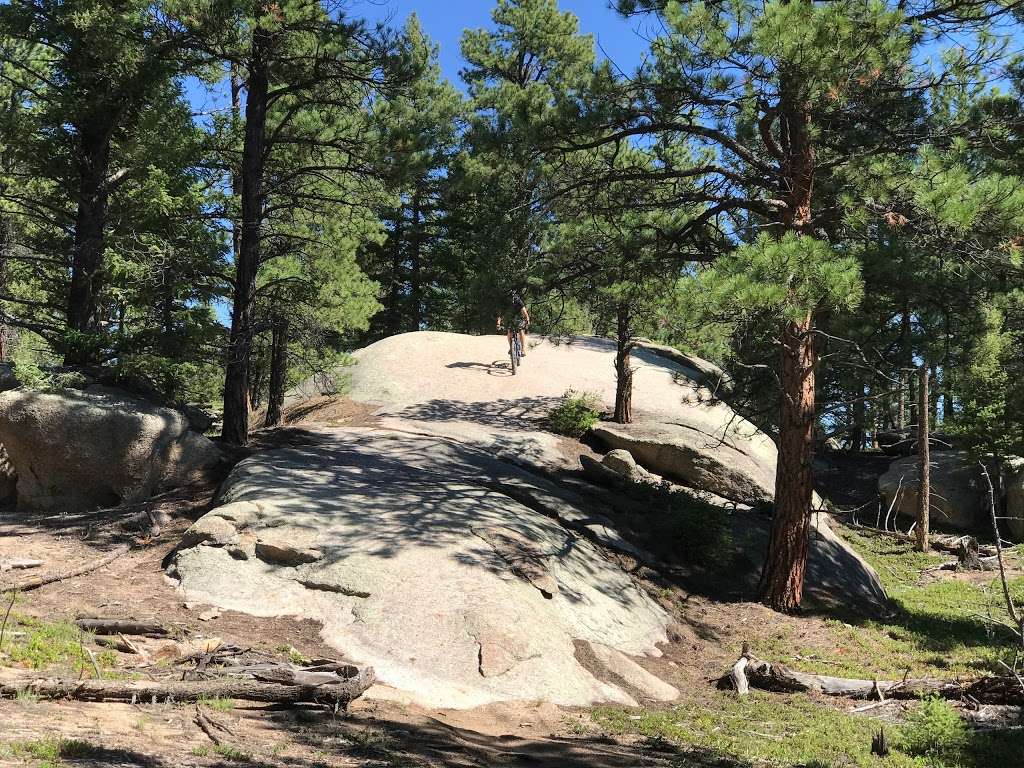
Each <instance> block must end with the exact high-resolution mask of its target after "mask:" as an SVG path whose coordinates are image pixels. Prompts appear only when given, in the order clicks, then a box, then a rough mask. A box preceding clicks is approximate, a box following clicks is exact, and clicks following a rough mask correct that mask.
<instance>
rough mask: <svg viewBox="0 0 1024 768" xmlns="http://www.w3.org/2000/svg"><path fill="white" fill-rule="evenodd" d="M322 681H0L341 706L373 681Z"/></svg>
mask: <svg viewBox="0 0 1024 768" xmlns="http://www.w3.org/2000/svg"><path fill="white" fill-rule="evenodd" d="M336 679H337V680H338V682H332V683H329V684H325V685H282V684H280V683H268V682H262V681H258V680H252V679H249V680H240V679H238V678H219V679H215V680H67V679H62V678H23V679H4V680H0V697H3V696H17V695H18V694H22V695H24V694H32V695H35V696H38V697H40V698H43V699H74V700H76V701H94V702H127V703H131V704H150V703H152V704H156V703H160V702H179V703H184V702H197V701H200V700H202V699H240V700H242V701H257V702H263V703H271V704H324V705H329V706H331V707H335V708H341V709H343V708H345V707H347V706H348V705H349V703H350V702H352V701H354V700H355V699H357V698H359V697H360V696H361V695H362V694H363V692H364V691H366V689H367V688H369V687H370V686H371V685H373V683H374V681H375V679H376V678H375V675H374V672H373V669H372V668H371V667H367V668H365V669H363V670H360V672H359V674H358V675H356V676H355V677H352V678H349V679H342V678H340V677H339V678H336Z"/></svg>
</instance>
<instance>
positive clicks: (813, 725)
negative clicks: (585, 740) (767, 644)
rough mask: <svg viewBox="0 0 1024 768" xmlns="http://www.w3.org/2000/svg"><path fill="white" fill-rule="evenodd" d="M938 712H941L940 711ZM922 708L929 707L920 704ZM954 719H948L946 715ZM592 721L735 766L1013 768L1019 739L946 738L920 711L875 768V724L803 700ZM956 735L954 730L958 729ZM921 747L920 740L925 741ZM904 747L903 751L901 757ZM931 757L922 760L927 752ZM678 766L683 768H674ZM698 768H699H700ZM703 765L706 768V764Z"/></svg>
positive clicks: (718, 703) (604, 713)
mask: <svg viewBox="0 0 1024 768" xmlns="http://www.w3.org/2000/svg"><path fill="white" fill-rule="evenodd" d="M943 705H944V706H948V705H945V704H944V703H943ZM924 706H930V705H928V704H927V703H926V704H925V705H924ZM954 714H955V713H954ZM591 716H592V718H593V720H594V722H595V724H596V725H597V726H599V727H600V728H601V729H602V730H604V731H606V732H608V733H612V734H626V733H632V734H639V735H642V736H647V737H648V738H650V739H657V740H665V741H668V742H670V743H672V744H674V745H676V746H678V747H679V748H680V749H681V751H684V752H685V751H694V752H698V753H701V754H702V755H703V756H704V757H708V758H714V759H716V760H722V761H732V762H736V763H740V764H743V765H749V764H753V765H772V766H807V767H810V766H815V767H820V768H825V766H858V768H860V767H861V766H863V767H864V768H868V767H873V766H876V767H878V768H910V767H913V768H989V767H990V766H993V765H999V766H1000V768H1021V767H1022V766H1024V735H1021V734H1018V733H1016V732H1009V733H1007V732H1003V733H998V734H990V733H968V732H966V731H958V732H957V733H956V734H952V733H951V732H950V730H949V729H948V723H947V721H946V720H945V718H944V717H943V716H942V715H936V714H935V713H934V712H933V711H931V710H929V711H927V712H926V713H925V714H924V715H923V716H922V718H921V722H924V723H927V724H928V725H926V726H925V729H924V730H922V729H918V728H917V727H916V726H915V725H913V724H909V725H907V726H903V727H899V726H889V725H886V732H887V733H888V735H889V741H890V744H893V745H894V747H895V748H894V749H893V753H892V755H890V756H889V757H888V758H886V759H884V760H882V759H879V758H877V757H875V756H873V755H872V754H871V737H872V735H874V734H875V733H877V732H878V727H879V724H878V722H877V721H874V720H871V719H870V718H866V717H854V716H851V715H848V714H846V713H845V712H841V711H839V710H837V709H833V708H831V707H828V706H823V705H821V704H818V703H816V702H815V701H813V700H811V699H809V698H808V697H806V696H802V695H794V696H785V695H780V694H770V693H759V692H752V693H751V694H750V695H749V696H747V697H746V698H744V699H739V698H737V697H735V696H733V695H731V694H724V693H723V694H720V695H716V696H715V697H714V698H713V699H712V700H710V701H706V702H700V703H688V704H684V705H681V706H678V707H675V708H673V709H668V710H661V711H642V712H638V711H636V710H628V709H618V708H600V709H596V710H594V711H593V713H592V715H591ZM939 720H942V723H941V724H943V725H944V727H946V730H944V731H942V735H941V737H939V738H935V739H933V740H932V742H929V743H926V744H925V745H924V748H925V751H926V752H927V753H926V754H921V753H920V752H918V751H917V750H919V749H920V748H921V747H922V743H921V742H920V741H918V738H919V736H920V734H922V733H929V732H930V731H928V730H927V728H928V727H930V726H934V725H936V724H938V723H939ZM961 727H962V726H961ZM925 738H926V741H927V738H928V737H927V736H926V737H925ZM904 747H906V748H907V749H908V750H914V751H904ZM929 748H931V751H930V752H928V749H929ZM681 764H686V763H681ZM702 764H703V763H702ZM708 764H714V763H711V762H709V763H708Z"/></svg>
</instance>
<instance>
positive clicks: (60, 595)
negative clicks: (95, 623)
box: [0, 408, 1024, 768]
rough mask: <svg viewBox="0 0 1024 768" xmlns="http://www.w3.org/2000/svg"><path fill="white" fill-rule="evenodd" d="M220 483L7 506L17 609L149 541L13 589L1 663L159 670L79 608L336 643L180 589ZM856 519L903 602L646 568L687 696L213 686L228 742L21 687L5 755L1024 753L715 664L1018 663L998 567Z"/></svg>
mask: <svg viewBox="0 0 1024 768" xmlns="http://www.w3.org/2000/svg"><path fill="white" fill-rule="evenodd" d="M333 413H335V415H336V417H337V419H338V420H339V422H342V423H344V422H349V421H351V420H353V419H364V418H367V415H366V414H365V413H362V412H358V409H356V410H345V409H344V408H342V409H340V410H337V411H336V412H333ZM300 439H301V435H299V436H296V435H295V434H294V433H289V432H288V431H287V430H286V431H282V432H280V433H277V434H275V435H274V436H272V437H268V436H266V435H264V436H262V437H261V438H260V440H259V441H257V442H258V448H265V447H273V446H274V445H279V444H282V443H284V444H288V443H289V441H291V440H300ZM214 491H215V488H214V486H212V485H210V486H198V487H193V488H190V489H184V490H181V491H177V492H173V493H170V494H166V495H164V496H162V497H159V498H157V499H154V500H152V501H151V502H148V503H147V504H146V505H142V506H145V507H146V508H149V509H151V510H153V511H158V510H163V511H165V512H167V513H168V514H169V517H170V522H169V523H168V524H166V525H164V526H163V527H162V530H161V531H160V533H159V534H158V535H156V536H153V537H140V536H139V535H132V534H128V533H125V531H124V528H123V526H122V525H121V523H122V522H123V521H124V520H125V519H126V518H129V517H131V516H132V515H134V514H137V513H138V511H139V510H140V505H136V506H134V507H130V508H120V509H114V510H105V511H101V512H97V513H93V514H89V515H80V516H74V517H72V516H56V517H49V518H46V517H38V516H33V517H31V518H29V517H24V516H19V515H17V514H16V513H14V512H13V511H11V510H8V511H6V512H4V513H0V560H4V559H9V558H14V557H17V558H36V559H39V560H43V561H45V565H44V566H43V567H42V568H40V569H37V570H36V571H32V572H23V573H21V574H18V573H17V572H8V573H4V574H0V617H2V612H3V611H5V610H6V609H7V606H8V600H9V597H8V596H9V595H11V593H10V592H7V593H4V591H3V590H4V584H3V582H4V580H6V581H7V582H8V588H9V584H10V582H11V581H12V580H13V579H16V578H17V579H23V578H25V577H26V574H28V575H31V576H36V575H46V573H49V572H54V571H61V570H65V569H67V568H69V567H71V566H74V565H76V564H80V563H82V564H84V563H88V562H91V561H94V560H97V559H99V558H101V557H102V556H103V554H104V552H106V551H109V550H110V549H111V548H113V547H116V546H119V545H121V544H123V543H125V542H127V543H129V544H130V545H131V549H130V550H129V551H128V552H127V553H126V554H125V555H123V556H122V557H120V558H118V559H117V560H115V561H114V562H112V563H111V564H110V565H108V566H105V567H103V568H100V569H97V570H95V571H92V572H91V573H88V574H86V575H83V576H79V577H75V578H70V579H67V580H65V581H61V582H57V583H54V584H50V585H48V586H45V587H42V588H40V589H36V590H33V591H30V592H24V593H21V594H16V595H11V596H13V598H14V602H13V607H12V610H11V617H10V619H9V620H8V621H7V623H6V627H5V629H4V637H3V640H2V641H0V642H2V645H0V677H3V676H9V675H12V674H29V673H30V674H39V675H40V676H73V677H93V676H95V675H96V674H97V672H98V673H99V674H100V675H101V676H103V677H104V678H110V679H114V678H136V677H144V676H145V675H147V674H150V672H149V669H151V668H147V667H146V666H145V665H144V664H143V662H142V660H141V658H140V656H138V655H135V654H131V653H122V652H119V651H113V650H110V649H106V648H103V647H100V646H98V645H96V643H95V638H93V637H91V636H89V635H85V634H83V633H81V632H80V631H79V630H78V629H77V628H76V627H75V625H74V623H73V621H74V619H75V618H76V617H77V616H81V615H92V616H99V615H102V616H110V617H134V618H137V619H157V620H159V621H160V622H161V623H163V624H164V625H167V626H171V627H173V628H174V630H175V633H176V634H177V635H178V636H180V637H188V638H190V639H197V638H213V637H216V638H220V639H222V640H223V641H224V642H227V643H232V644H235V645H238V646H243V647H247V648H252V649H255V650H256V651H259V652H261V653H263V654H265V655H266V656H271V657H277V658H280V659H281V660H288V659H290V658H295V657H297V656H302V657H306V658H312V657H331V656H336V655H337V654H336V652H335V651H333V650H332V649H330V648H328V647H326V646H324V645H323V643H322V642H321V640H320V637H319V627H318V625H316V624H315V623H313V622H300V621H297V620H293V619H288V618H269V619H268V618H255V617H252V616H248V615H245V614H240V613H235V612H231V611H212V610H210V607H209V606H201V605H186V604H185V603H184V602H183V601H182V598H181V595H180V594H179V593H178V592H177V590H176V588H175V584H174V583H173V582H172V581H170V580H169V579H167V578H166V577H165V576H164V573H163V567H162V564H163V562H164V560H165V558H166V557H167V555H168V554H169V553H170V552H171V551H172V550H173V548H174V546H175V545H176V543H177V542H178V540H179V539H180V536H181V533H182V532H183V531H184V529H185V528H186V527H187V526H188V525H189V524H190V523H191V522H192V521H193V520H195V519H197V518H198V517H199V516H201V515H202V514H203V513H204V512H205V511H206V510H207V509H208V508H209V506H210V504H211V501H212V498H213V494H214ZM843 533H844V534H845V535H846V536H848V537H849V538H850V539H851V540H852V542H853V543H854V545H855V546H856V547H857V548H858V549H859V550H860V551H861V552H862V554H864V555H865V557H867V558H868V559H869V561H870V562H871V563H872V564H873V565H874V566H875V567H876V569H877V570H878V571H879V573H880V574H881V576H882V579H883V580H884V581H885V583H886V587H887V589H888V590H889V593H890V595H891V597H892V598H893V606H892V611H891V612H890V613H889V614H887V615H886V616H885V617H882V618H865V617H856V616H836V615H804V616H800V617H786V616H781V615H779V614H775V613H773V612H771V611H769V610H767V609H766V608H764V607H763V606H761V605H758V604H756V603H750V602H736V601H730V600H722V599H721V596H720V595H715V594H711V593H707V592H705V593H700V592H694V591H690V590H688V589H687V588H686V587H685V586H684V585H683V584H682V583H677V582H675V581H673V580H672V579H668V578H665V577H663V576H659V575H658V574H653V573H651V572H648V571H646V569H643V568H640V567H637V568H635V569H634V572H635V574H636V576H637V578H638V579H641V580H643V581H644V582H645V585H646V586H647V588H648V589H649V590H650V592H651V594H652V595H654V596H655V597H656V598H657V599H658V600H659V602H660V603H661V604H662V605H663V606H664V607H666V608H667V609H668V610H669V611H670V612H671V613H672V615H673V618H674V620H675V623H674V624H673V626H672V631H671V633H670V634H671V636H672V642H671V643H669V644H668V645H666V646H665V647H664V648H663V650H664V655H663V656H662V657H661V658H659V659H649V660H644V664H645V665H646V666H648V667H649V668H650V669H651V671H652V672H654V673H655V674H657V675H658V676H659V677H661V678H662V679H664V680H666V681H668V682H670V683H672V684H673V685H675V686H676V687H677V688H678V689H679V690H680V691H682V697H681V699H680V700H679V701H677V702H674V703H672V704H671V705H661V706H656V707H650V708H639V709H624V708H610V707H600V708H596V709H592V710H585V709H563V708H559V707H555V706H552V705H537V704H526V703H521V704H502V705H491V706H488V707H483V708H478V709H475V710H468V711H453V710H427V709H424V708H422V707H417V706H413V705H410V704H408V703H407V702H403V701H402V700H401V697H400V695H395V696H394V697H393V698H389V695H388V692H387V691H383V692H381V693H382V694H383V695H378V696H367V697H364V698H362V699H360V700H358V701H356V702H355V703H354V704H353V705H352V706H351V708H350V711H349V712H348V713H347V715H340V716H336V715H334V714H332V713H329V712H324V711H321V710H318V709H313V708H295V707H292V708H280V707H274V706H266V705H253V704H245V703H241V702H232V701H225V700H211V701H208V702H204V703H203V704H201V705H200V706H201V708H202V709H203V711H204V712H206V713H207V715H208V716H209V717H210V718H211V719H213V720H216V721H217V722H220V723H222V724H224V725H225V726H227V727H228V728H229V729H230V733H231V735H230V736H229V737H227V738H226V739H224V740H222V743H221V744H214V743H213V742H211V740H210V739H209V738H208V737H207V736H206V734H205V733H204V732H203V731H202V730H201V729H200V728H199V726H198V725H197V724H196V722H195V716H196V707H195V706H194V705H175V704H157V705H152V704H142V703H140V704H133V705H129V704H90V703H83V702H75V701H58V702H47V701H40V700H37V699H35V698H34V697H31V696H23V697H19V698H17V699H14V700H10V699H8V700H3V701H0V765H2V766H7V765H47V766H56V765H60V764H74V765H105V766H113V765H118V766H120V765H124V766H128V765H133V766H152V767H153V768H157V767H162V766H181V765H198V766H210V765H228V764H234V765H239V764H252V765H264V766H300V767H306V766H309V767H310V768H312V767H314V766H524V767H525V766H541V767H542V768H555V766H560V767H565V768H573V767H574V766H579V768H583V766H589V767H591V768H617V767H618V766H622V768H627V767H631V766H676V767H678V768H682V767H683V766H713V765H714V766H755V765H756V766H760V765H772V766H790V765H792V766H868V765H871V766H875V765H878V766H935V767H941V766H965V767H971V766H976V767H977V768H983V767H986V766H993V765H998V766H1000V768H1013V767H1014V766H1024V731H1022V730H1001V731H996V732H963V731H962V730H961V729H959V728H958V727H956V726H955V724H952V725H951V724H950V723H949V722H948V721H947V720H944V719H943V711H942V710H938V711H937V712H936V711H933V710H934V708H932V709H929V708H928V706H927V705H919V704H907V703H899V702H894V703H892V704H890V705H888V706H886V707H878V708H875V709H872V710H870V711H866V712H863V713H854V712H851V710H853V709H856V708H857V707H858V706H862V705H863V702H853V701H849V700H843V699H836V698H825V697H816V696H806V695H797V694H794V695H781V694H770V693H752V694H751V695H750V696H748V697H747V698H745V699H737V698H736V697H735V695H734V694H732V693H729V692H722V691H719V690H717V689H716V687H715V681H716V679H717V678H718V677H719V676H720V675H722V674H723V673H724V672H725V671H727V670H728V669H729V667H730V666H731V664H732V663H733V662H734V661H735V659H736V658H737V657H738V656H739V654H740V649H741V645H742V643H743V642H744V641H746V642H749V643H750V645H751V648H752V649H753V650H754V652H755V653H756V654H757V655H758V656H760V657H761V658H765V659H769V660H773V661H779V662H783V663H785V664H787V665H789V666H791V667H794V668H797V669H801V670H805V671H809V672H818V673H824V674H830V675H837V676H854V677H867V678H871V677H876V676H877V677H878V678H880V679H882V678H896V679H900V678H902V677H903V676H904V675H905V674H909V675H912V676H917V675H921V676H933V677H949V678H957V677H960V678H962V677H968V676H972V675H978V674H983V673H985V672H993V671H998V670H999V669H1000V668H1001V667H1000V663H1001V662H1003V663H1007V664H1010V665H1012V664H1014V662H1015V655H1014V651H1013V647H1012V644H1011V638H1010V636H1009V634H1008V632H1007V631H1006V630H1005V629H1003V628H1001V627H1000V626H999V624H998V617H999V616H1000V615H1001V614H1000V611H1001V610H1002V608H1001V607H1000V606H1001V604H1000V593H999V590H998V589H997V588H996V584H995V583H994V580H995V574H992V573H980V574H960V573H957V572H955V571H940V570H935V566H937V565H939V564H941V563H942V562H944V561H947V560H949V559H950V558H949V557H947V556H942V555H921V554H916V553H913V552H911V551H910V549H909V547H908V546H907V545H906V544H903V543H901V542H898V541H896V540H895V539H893V538H892V537H886V536H882V535H878V534H874V533H871V532H870V531H868V530H867V529H856V530H855V529H853V528H846V529H845V530H844V531H843ZM1018 554H1019V553H1016V552H1015V553H1013V560H1014V568H1015V570H1014V571H1013V572H1012V573H1011V578H1012V579H1013V584H1014V589H1015V590H1016V591H1017V592H1018V593H1019V594H1021V595H1022V596H1024V572H1022V571H1021V565H1020V562H1018V561H1017V556H1018ZM627 565H628V564H627ZM90 653H91V654H92V657H93V658H95V660H96V662H95V664H94V663H93V660H92V658H90ZM155 663H156V664H161V665H165V666H167V665H173V662H172V661H159V660H158V661H156V662H155ZM880 722H882V723H884V724H885V727H886V729H887V732H888V733H889V735H890V740H891V743H893V745H894V747H895V749H894V752H893V755H892V756H891V757H889V758H888V759H886V760H884V761H883V760H879V759H877V758H874V757H872V756H871V755H870V743H871V737H872V735H873V734H874V733H876V732H877V730H878V728H879V724H880ZM922 733H923V734H924V737H922Z"/></svg>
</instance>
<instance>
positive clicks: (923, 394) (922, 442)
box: [917, 363, 932, 552]
mask: <svg viewBox="0 0 1024 768" xmlns="http://www.w3.org/2000/svg"><path fill="white" fill-rule="evenodd" d="M917 397H918V404H917V453H918V456H919V457H920V462H921V464H920V469H919V475H920V478H921V482H920V485H919V486H918V489H917V550H918V551H919V552H927V551H928V548H929V547H928V524H929V520H930V517H929V516H930V514H931V488H932V478H931V474H932V473H931V447H930V446H929V445H928V442H929V440H930V437H929V434H928V421H929V418H928V417H929V412H930V410H929V408H928V365H927V364H926V363H922V364H921V371H920V384H919V385H918V388H917Z"/></svg>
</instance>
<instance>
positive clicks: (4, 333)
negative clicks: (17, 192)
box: [0, 216, 14, 363]
mask: <svg viewBox="0 0 1024 768" xmlns="http://www.w3.org/2000/svg"><path fill="white" fill-rule="evenodd" d="M13 246H14V233H13V232H12V231H11V224H10V222H9V221H8V220H7V217H5V216H0V296H2V295H4V294H5V293H7V274H8V273H7V270H8V268H9V267H8V264H9V262H10V258H11V248H12V247H13ZM9 333H10V329H9V328H8V327H7V324H6V323H5V322H4V319H3V317H0V363H3V362H5V361H6V360H7V356H8V354H9V351H8V349H7V337H8V334H9Z"/></svg>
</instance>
